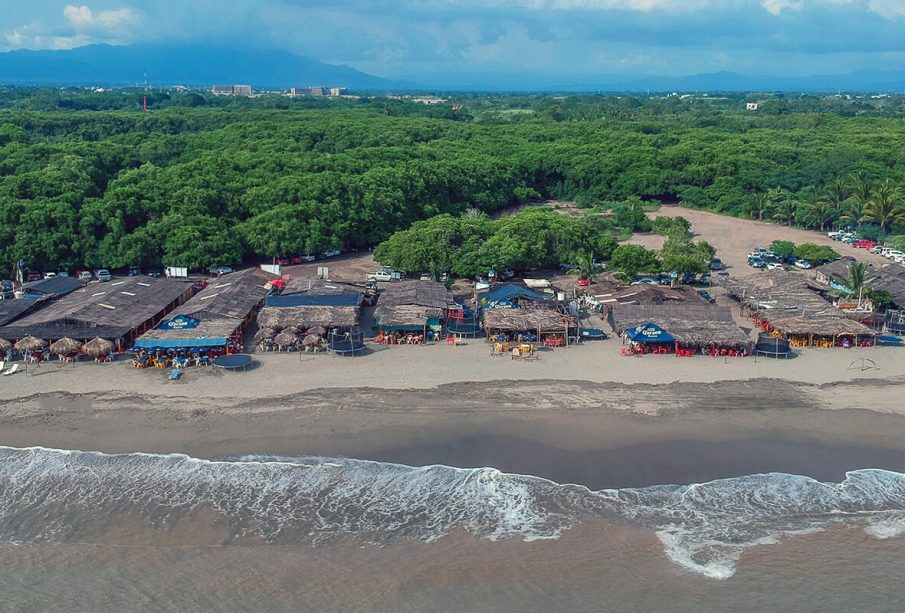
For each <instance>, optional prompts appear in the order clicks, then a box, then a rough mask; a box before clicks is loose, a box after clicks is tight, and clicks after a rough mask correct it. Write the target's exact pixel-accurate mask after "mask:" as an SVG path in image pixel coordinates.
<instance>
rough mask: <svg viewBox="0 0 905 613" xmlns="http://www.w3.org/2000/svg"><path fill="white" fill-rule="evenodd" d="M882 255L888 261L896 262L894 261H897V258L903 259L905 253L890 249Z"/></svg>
mask: <svg viewBox="0 0 905 613" xmlns="http://www.w3.org/2000/svg"><path fill="white" fill-rule="evenodd" d="M883 255H885V256H886V257H888V258H889V259H890V260H896V259H898V258H902V257H905V253H903V252H901V251H899V250H898V249H890V250H889V251H887V252H886V253H884V254H883Z"/></svg>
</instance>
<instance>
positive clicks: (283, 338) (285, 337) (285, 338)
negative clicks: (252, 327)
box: [273, 332, 298, 347]
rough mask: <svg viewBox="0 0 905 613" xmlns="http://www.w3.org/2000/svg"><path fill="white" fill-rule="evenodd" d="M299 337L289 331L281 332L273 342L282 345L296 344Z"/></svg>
mask: <svg viewBox="0 0 905 613" xmlns="http://www.w3.org/2000/svg"><path fill="white" fill-rule="evenodd" d="M297 340H298V338H297V337H296V336H295V335H294V334H289V333H288V332H280V333H279V334H277V335H276V337H275V338H274V339H273V342H274V343H276V344H277V345H280V346H282V347H288V346H290V345H295V343H296V341H297Z"/></svg>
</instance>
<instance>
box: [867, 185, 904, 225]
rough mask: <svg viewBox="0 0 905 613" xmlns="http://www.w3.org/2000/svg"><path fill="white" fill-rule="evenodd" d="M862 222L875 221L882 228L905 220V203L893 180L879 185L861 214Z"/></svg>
mask: <svg viewBox="0 0 905 613" xmlns="http://www.w3.org/2000/svg"><path fill="white" fill-rule="evenodd" d="M861 222H862V223H865V222H868V223H875V224H877V225H879V226H880V229H881V230H888V229H889V228H890V227H891V226H892V225H893V224H895V223H900V222H905V203H903V202H902V197H901V195H900V194H899V193H898V191H897V189H896V187H895V186H894V185H893V184H892V182H890V181H889V180H886V181H885V182H884V183H882V184H881V185H879V186H877V188H876V189H875V190H874V192H873V194H872V195H871V197H870V201H869V202H868V203H867V206H866V207H865V208H864V211H863V212H862V214H861Z"/></svg>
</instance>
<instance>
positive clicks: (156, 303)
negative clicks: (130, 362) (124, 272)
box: [0, 276, 193, 355]
mask: <svg viewBox="0 0 905 613" xmlns="http://www.w3.org/2000/svg"><path fill="white" fill-rule="evenodd" d="M192 294H193V289H192V284H191V283H188V282H186V281H184V280H176V279H161V278H154V277H147V276H136V277H128V278H125V279H117V280H115V281H111V282H108V283H93V284H90V285H87V286H85V287H83V288H82V289H78V290H76V291H73V292H71V293H69V294H67V295H65V296H63V297H61V298H57V299H56V300H51V301H47V302H45V303H43V304H42V305H41V306H40V307H39V308H37V309H36V310H34V311H32V312H29V313H27V314H25V315H24V316H22V317H18V318H17V319H15V320H14V321H12V322H11V323H9V324H7V325H5V326H2V327H0V338H3V339H5V340H9V341H18V340H21V339H24V338H27V337H34V338H35V339H39V340H40V341H41V342H42V344H43V345H46V344H51V343H53V341H57V340H62V339H73V340H75V341H79V342H87V341H90V340H92V339H95V338H98V337H99V338H102V339H107V340H109V341H110V342H112V343H113V346H114V348H115V350H116V351H119V352H122V351H125V350H126V349H128V348H129V347H131V346H132V344H133V342H134V341H135V339H136V338H138V337H139V336H141V335H142V334H144V333H145V332H147V331H148V330H150V329H152V328H154V327H155V326H156V325H157V324H158V323H160V321H161V320H162V319H164V318H165V317H166V316H167V315H168V314H169V313H170V312H172V311H173V309H175V308H176V307H178V306H180V305H181V304H183V303H184V302H185V301H186V300H188V299H189V298H190V297H191V296H192ZM29 302H31V301H29ZM38 353H40V352H39V351H34V352H32V354H33V355H35V354H38Z"/></svg>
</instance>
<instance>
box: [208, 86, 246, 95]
mask: <svg viewBox="0 0 905 613" xmlns="http://www.w3.org/2000/svg"><path fill="white" fill-rule="evenodd" d="M211 92H212V93H214V94H216V95H218V96H250V95H251V94H252V89H251V85H214V87H213V88H211Z"/></svg>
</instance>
